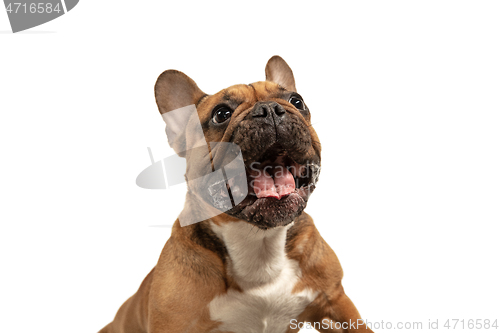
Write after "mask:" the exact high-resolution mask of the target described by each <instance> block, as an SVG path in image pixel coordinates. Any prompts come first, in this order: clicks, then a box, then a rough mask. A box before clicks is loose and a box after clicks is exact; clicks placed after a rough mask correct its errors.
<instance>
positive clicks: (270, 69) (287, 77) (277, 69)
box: [266, 55, 297, 92]
mask: <svg viewBox="0 0 500 333" xmlns="http://www.w3.org/2000/svg"><path fill="white" fill-rule="evenodd" d="M266 80H267V81H271V82H274V83H277V84H279V85H280V86H282V87H283V88H285V89H287V90H290V91H295V92H297V89H296V88H295V79H294V78H293V72H292V69H291V68H290V66H288V64H287V63H286V62H285V60H283V58H281V57H280V56H277V55H275V56H274V57H272V58H271V59H269V61H268V62H267V65H266Z"/></svg>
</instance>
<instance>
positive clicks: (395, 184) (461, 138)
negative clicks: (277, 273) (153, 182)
mask: <svg viewBox="0 0 500 333" xmlns="http://www.w3.org/2000/svg"><path fill="white" fill-rule="evenodd" d="M499 16H500V3H498V2H496V1H481V2H473V1H418V2H416V1H413V2H409V1H377V2H375V1H356V2H353V1H351V2H334V3H330V2H326V1H325V2H322V3H320V2H318V3H312V2H309V3H307V4H306V2H297V3H293V2H280V3H275V4H270V3H266V2H244V3H237V2H224V3H223V2H199V3H186V2H184V3H181V2H180V1H176V2H173V1H155V2H153V1H148V2H132V1H99V2H98V1H90V0H83V1H81V2H80V3H79V4H78V6H77V7H75V9H73V10H72V11H71V12H70V13H68V14H66V15H64V16H63V17H61V18H59V19H56V20H54V21H52V22H49V23H47V24H45V25H42V26H39V27H36V28H34V29H32V30H28V31H26V32H24V33H19V34H15V35H14V34H11V33H9V32H8V30H9V29H10V26H9V23H8V20H7V15H6V13H5V12H4V11H3V9H2V10H0V30H1V31H2V33H1V34H0V48H1V53H0V60H1V62H0V110H1V117H2V118H1V121H0V139H1V141H0V142H1V151H2V155H1V164H0V168H1V173H0V184H1V187H0V188H1V190H0V191H1V192H0V193H1V209H0V220H1V233H0V250H1V251H0V256H1V275H0V295H1V297H0V307H1V308H0V313H1V314H2V315H1V316H2V320H1V322H2V324H1V327H2V331H5V332H10V333H15V332H49V331H50V332H68V331H71V332H96V331H98V330H99V329H100V328H101V327H102V326H104V325H105V324H107V323H108V322H109V321H111V320H112V319H113V316H114V315H115V313H116V311H117V309H118V307H119V306H120V305H121V304H122V303H123V302H124V301H125V300H126V299H127V298H128V297H129V296H131V295H132V294H133V293H134V292H135V291H136V289H137V288H138V287H139V284H140V283H141V281H142V279H143V278H144V277H145V276H146V274H147V273H148V272H149V271H150V269H151V268H152V267H153V266H154V265H155V263H156V261H157V259H158V256H159V254H160V251H161V249H162V247H163V245H164V243H165V242H166V240H167V238H168V237H169V234H170V229H169V228H168V227H152V226H158V225H169V224H172V223H173V222H174V220H175V218H176V216H177V215H178V213H179V212H180V210H181V208H182V205H183V199H184V193H185V189H184V187H183V186H178V187H177V188H173V189H169V190H166V191H154V190H144V189H141V188H138V187H137V186H136V185H135V177H136V176H137V174H138V173H139V172H140V171H142V170H143V169H144V168H145V167H147V166H148V165H149V164H150V161H149V156H148V153H147V147H152V149H153V153H154V155H155V158H157V159H159V158H163V157H166V156H168V155H170V154H172V153H173V151H171V150H170V149H169V148H168V145H167V142H166V137H165V134H164V124H163V122H162V119H161V117H160V116H159V113H158V110H157V109H156V104H155V100H154V95H153V85H154V83H155V80H156V78H157V76H158V75H159V74H160V73H161V72H162V71H163V70H165V69H170V68H173V69H178V70H181V71H183V72H185V73H186V74H188V75H189V76H191V77H192V78H193V79H194V80H195V81H196V82H197V83H198V85H199V86H200V88H201V89H203V90H204V91H205V92H207V93H215V92H217V91H218V90H220V89H222V88H225V87H227V86H229V85H232V84H236V83H251V82H254V81H259V80H263V79H264V66H265V64H266V61H267V60H268V59H269V58H270V57H271V56H273V55H275V54H279V55H281V56H282V57H283V58H284V59H285V60H286V61H287V62H288V64H289V65H290V66H291V67H292V69H293V70H294V74H295V78H296V81H297V88H298V90H299V93H300V94H301V95H302V96H303V97H304V99H305V101H306V103H307V104H308V106H309V108H310V109H311V110H312V118H313V122H314V125H315V128H316V131H317V132H318V134H319V137H320V139H321V140H322V147H323V168H322V174H321V177H320V182H319V184H318V188H317V190H316V192H315V193H314V194H313V196H312V197H311V200H310V202H309V206H308V208H307V212H308V213H309V214H311V215H312V217H313V218H314V219H315V222H316V225H317V227H318V229H319V230H320V232H321V234H322V235H323V237H324V238H325V239H326V240H327V242H328V243H329V244H330V245H331V247H332V248H333V249H334V250H335V252H336V253H337V255H338V257H339V258H340V261H341V263H342V265H343V268H344V272H345V278H344V288H345V290H346V293H347V294H348V295H349V296H350V297H351V299H352V300H353V301H354V303H355V304H356V306H357V307H358V309H359V311H360V313H361V315H362V316H363V318H366V319H368V320H369V321H371V322H381V321H382V320H383V321H384V322H393V323H396V322H407V321H410V322H417V321H420V322H423V323H424V329H423V330H419V331H421V332H426V331H431V330H427V329H426V327H427V323H428V321H429V320H436V319H438V320H440V323H442V322H443V321H445V320H446V319H451V318H457V319H465V320H468V319H491V320H494V319H500V318H499V317H500V315H499V314H500V304H499V301H498V299H499V297H500V292H499V285H498V281H499V280H500V272H499V260H498V255H499V249H500V246H499V244H498V242H497V240H498V232H499V227H498V225H499V223H500V209H499V204H500V192H499V191H500V190H499V189H500V173H499V170H500V156H499V148H500V130H499V128H500V98H499V92H500V79H499V78H500V61H499V59H500V44H499V40H500V20H499V19H498V18H499ZM305 331H306V330H304V332H305ZM308 331H309V330H308ZM376 331H377V332H384V331H387V332H388V331H390V330H388V329H387V330H384V329H378V330H376ZM408 331H412V330H411V329H410V330H408ZM454 331H455V332H458V331H461V330H458V329H457V330H454ZM466 331H468V330H466ZM311 332H312V331H311Z"/></svg>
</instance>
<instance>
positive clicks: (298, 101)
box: [288, 95, 305, 110]
mask: <svg viewBox="0 0 500 333" xmlns="http://www.w3.org/2000/svg"><path fill="white" fill-rule="evenodd" d="M288 102H289V103H290V104H292V105H293V106H295V107H296V108H297V110H305V105H304V101H303V100H302V98H301V97H299V96H296V95H293V96H292V97H290V99H289V100H288Z"/></svg>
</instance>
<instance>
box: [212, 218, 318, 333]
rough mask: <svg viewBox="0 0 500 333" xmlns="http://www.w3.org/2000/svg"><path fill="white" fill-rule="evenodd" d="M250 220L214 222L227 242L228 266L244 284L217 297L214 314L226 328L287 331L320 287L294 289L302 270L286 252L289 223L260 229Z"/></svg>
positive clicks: (241, 331)
mask: <svg viewBox="0 0 500 333" xmlns="http://www.w3.org/2000/svg"><path fill="white" fill-rule="evenodd" d="M245 224H246V223H245ZM245 224H240V225H230V226H225V227H223V228H220V227H217V226H215V227H214V231H216V233H217V234H218V236H219V237H220V238H222V239H223V240H224V242H225V244H226V247H227V248H228V252H229V256H230V259H229V260H230V263H229V265H228V270H229V271H230V273H231V275H232V277H233V279H234V280H235V281H236V283H237V284H238V285H239V286H240V288H241V289H242V290H241V291H240V290H236V289H229V290H228V292H227V293H226V294H224V295H220V296H218V297H216V298H214V299H213V300H212V301H211V302H210V304H209V310H210V317H211V319H212V320H215V321H219V322H221V325H220V326H219V327H218V328H217V330H218V331H222V332H235V333H247V332H248V333H250V332H251V333H271V332H272V333H284V332H286V331H287V330H288V328H289V327H290V320H292V319H294V318H297V316H298V315H299V314H300V313H302V311H304V309H305V307H306V306H307V305H308V304H309V303H311V302H312V301H313V300H314V298H315V297H316V295H317V293H315V292H313V291H312V290H310V289H304V290H302V291H300V292H293V289H294V286H295V285H296V283H297V282H298V281H299V280H300V276H301V272H300V268H299V266H298V263H297V262H296V261H294V260H290V259H288V258H287V257H286V255H285V253H284V244H285V243H284V242H285V237H286V228H282V230H280V229H278V230H274V229H273V230H266V231H262V230H258V231H257V230H250V229H248V226H246V225H245ZM252 233H253V234H252ZM259 233H260V234H259Z"/></svg>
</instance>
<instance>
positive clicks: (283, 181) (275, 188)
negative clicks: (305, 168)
mask: <svg viewBox="0 0 500 333" xmlns="http://www.w3.org/2000/svg"><path fill="white" fill-rule="evenodd" d="M269 171H271V170H269ZM250 177H251V178H252V182H251V183H250V184H251V186H253V190H254V192H255V194H256V195H257V198H276V199H281V198H282V197H284V196H286V195H288V194H290V193H292V192H293V191H294V190H295V181H294V179H293V175H292V174H291V173H290V171H288V170H287V168H286V167H284V166H282V165H278V166H276V167H275V168H274V179H273V177H271V176H270V175H269V174H268V173H267V169H266V170H255V169H254V170H252V171H251V172H250Z"/></svg>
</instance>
